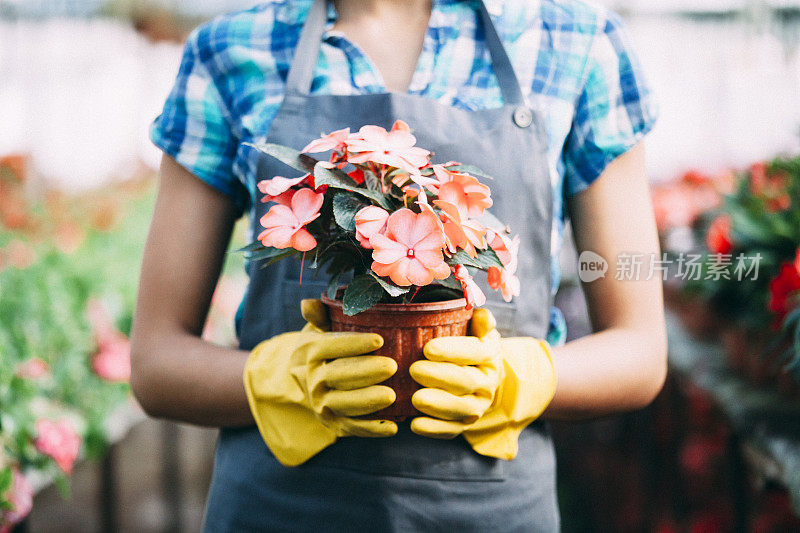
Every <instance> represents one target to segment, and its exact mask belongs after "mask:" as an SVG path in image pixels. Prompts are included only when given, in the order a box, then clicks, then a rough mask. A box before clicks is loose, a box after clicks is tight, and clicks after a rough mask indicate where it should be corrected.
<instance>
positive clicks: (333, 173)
mask: <svg viewBox="0 0 800 533" xmlns="http://www.w3.org/2000/svg"><path fill="white" fill-rule="evenodd" d="M313 174H314V184H315V185H316V186H317V187H319V186H320V185H327V186H328V187H333V188H334V189H344V190H346V191H352V192H354V193H356V194H360V195H361V196H363V197H365V198H369V199H370V200H372V201H373V202H375V203H377V204H378V205H379V206H381V207H383V208H384V209H391V208H392V206H391V204H390V203H389V201H388V200H387V199H386V198H385V197H384V196H383V195H382V194H381V193H379V192H376V191H371V190H369V189H365V188H363V187H359V186H358V185H356V184H355V183H354V182H353V180H351V179H350V176H348V175H347V174H345V173H344V172H342V171H341V170H339V169H338V168H325V166H324V165H321V164H319V163H317V164H316V166H315V167H314V169H313Z"/></svg>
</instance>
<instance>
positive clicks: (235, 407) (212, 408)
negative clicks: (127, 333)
mask: <svg viewBox="0 0 800 533" xmlns="http://www.w3.org/2000/svg"><path fill="white" fill-rule="evenodd" d="M157 338H158V342H138V341H137V340H136V337H134V344H133V347H132V349H133V373H132V380H131V384H132V386H133V391H134V394H135V395H136V398H137V399H138V400H139V403H140V404H141V405H142V407H143V408H144V409H145V411H147V413H148V414H149V415H150V416H155V417H161V418H169V419H172V420H178V421H181V422H188V423H191V424H199V425H203V426H219V427H230V426H243V425H247V424H251V423H253V417H252V415H251V413H250V408H249V407H248V403H247V397H246V395H245V391H244V385H243V383H242V374H243V372H244V365H245V362H246V361H247V357H248V355H249V353H248V352H245V351H241V350H233V349H229V348H223V347H221V346H216V345H214V344H211V343H208V342H205V341H203V340H202V339H200V338H198V337H195V336H192V335H188V334H180V333H173V334H168V335H162V336H158V337H157Z"/></svg>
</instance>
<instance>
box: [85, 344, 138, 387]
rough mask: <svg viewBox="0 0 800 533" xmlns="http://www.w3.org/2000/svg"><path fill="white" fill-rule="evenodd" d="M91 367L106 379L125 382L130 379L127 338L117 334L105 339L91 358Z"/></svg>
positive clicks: (129, 352)
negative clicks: (114, 336)
mask: <svg viewBox="0 0 800 533" xmlns="http://www.w3.org/2000/svg"><path fill="white" fill-rule="evenodd" d="M92 368H94V371H95V372H96V373H97V375H98V376H100V377H101V378H103V379H105V380H107V381H118V382H122V383H125V382H127V381H129V380H130V379H131V344H130V341H129V340H128V339H126V338H125V337H123V336H122V335H119V336H118V337H117V338H115V339H107V340H106V341H105V342H103V343H102V344H101V345H100V351H98V352H97V353H96V354H95V356H94V357H93V358H92Z"/></svg>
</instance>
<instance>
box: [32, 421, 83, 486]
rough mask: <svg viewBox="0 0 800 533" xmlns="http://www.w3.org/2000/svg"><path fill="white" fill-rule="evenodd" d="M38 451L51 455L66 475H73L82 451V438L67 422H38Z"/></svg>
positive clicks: (36, 441) (36, 443)
mask: <svg viewBox="0 0 800 533" xmlns="http://www.w3.org/2000/svg"><path fill="white" fill-rule="evenodd" d="M34 445H35V446H36V449H37V450H39V451H40V452H42V453H43V454H45V455H49V456H50V457H52V458H53V460H54V461H55V462H56V464H57V465H58V467H59V468H60V469H61V470H63V471H64V473H66V474H71V473H72V466H73V465H74V464H75V459H77V458H78V452H79V451H80V449H81V437H80V435H78V433H77V432H76V431H75V429H74V428H73V427H72V424H70V423H69V421H67V420H59V421H58V422H55V421H53V420H47V419H46V418H42V419H39V420H37V421H36V440H35V441H34Z"/></svg>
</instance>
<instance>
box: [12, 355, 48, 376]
mask: <svg viewBox="0 0 800 533" xmlns="http://www.w3.org/2000/svg"><path fill="white" fill-rule="evenodd" d="M48 370H50V367H49V366H48V365H47V363H46V362H45V361H44V359H42V358H41V357H31V358H30V359H28V360H27V361H23V362H22V363H20V364H19V366H18V367H17V376H19V377H21V378H24V379H39V378H40V377H42V376H44V375H45V374H47V371H48Z"/></svg>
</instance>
